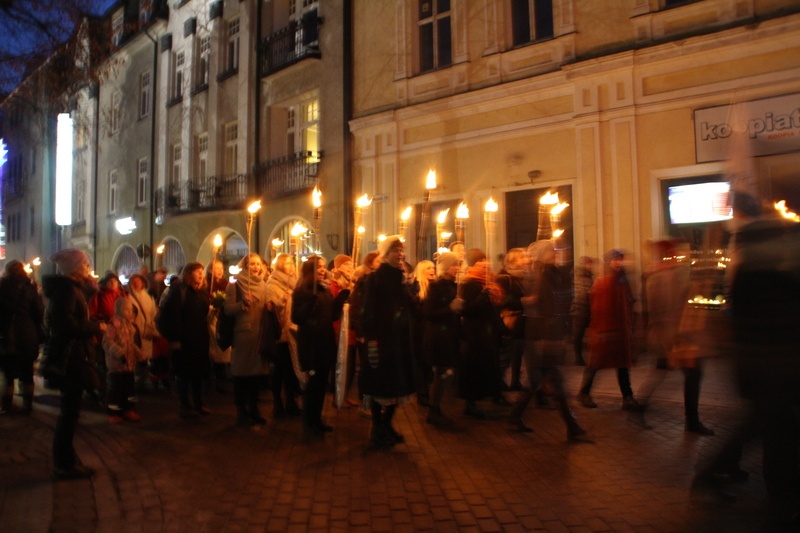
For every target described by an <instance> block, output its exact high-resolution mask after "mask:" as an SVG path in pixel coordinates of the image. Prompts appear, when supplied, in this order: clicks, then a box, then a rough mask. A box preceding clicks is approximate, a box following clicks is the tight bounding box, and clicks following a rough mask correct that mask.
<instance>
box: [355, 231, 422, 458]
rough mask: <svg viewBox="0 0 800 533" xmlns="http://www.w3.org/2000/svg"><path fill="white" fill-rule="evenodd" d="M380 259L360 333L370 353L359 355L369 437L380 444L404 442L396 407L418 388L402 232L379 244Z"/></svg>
mask: <svg viewBox="0 0 800 533" xmlns="http://www.w3.org/2000/svg"><path fill="white" fill-rule="evenodd" d="M379 252H380V256H381V258H382V259H381V260H382V263H381V264H380V266H379V267H378V269H377V270H375V272H373V273H372V274H370V275H369V276H367V277H366V278H365V280H364V288H363V291H364V292H363V300H362V304H361V309H360V316H361V319H360V320H359V328H360V329H359V330H357V334H358V336H359V337H362V338H363V339H364V344H365V345H366V347H367V354H366V357H365V358H362V360H361V378H360V382H359V387H360V391H361V392H362V393H363V394H364V399H365V401H366V402H368V404H369V407H370V412H371V416H372V432H371V435H370V439H371V442H372V444H374V445H376V446H393V445H395V444H398V443H401V442H404V441H405V439H404V438H403V436H402V435H401V434H400V433H398V432H397V431H396V430H395V429H394V427H392V419H393V417H394V414H395V410H396V409H397V406H398V405H399V404H401V403H405V402H407V401H408V400H409V398H410V396H411V395H412V394H413V393H414V391H415V384H414V370H413V341H412V327H411V320H412V312H413V307H414V302H413V296H412V295H411V289H410V287H409V285H408V284H407V283H406V276H405V271H404V270H403V266H404V265H403V263H404V262H405V253H404V251H403V241H402V240H401V237H400V236H399V235H393V236H391V237H387V238H386V239H385V240H384V241H382V242H381V243H380V245H379Z"/></svg>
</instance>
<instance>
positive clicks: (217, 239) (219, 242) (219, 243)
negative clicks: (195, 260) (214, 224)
mask: <svg viewBox="0 0 800 533" xmlns="http://www.w3.org/2000/svg"><path fill="white" fill-rule="evenodd" d="M220 246H222V235H220V234H219V233H217V234H216V235H214V248H219V247H220Z"/></svg>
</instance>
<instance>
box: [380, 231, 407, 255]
mask: <svg viewBox="0 0 800 533" xmlns="http://www.w3.org/2000/svg"><path fill="white" fill-rule="evenodd" d="M398 243H400V246H403V236H402V235H389V236H388V237H386V238H385V239H384V240H382V241H381V242H379V243H378V253H379V254H381V257H386V254H388V253H389V250H391V249H392V248H393V247H394V246H396V245H397V244H398Z"/></svg>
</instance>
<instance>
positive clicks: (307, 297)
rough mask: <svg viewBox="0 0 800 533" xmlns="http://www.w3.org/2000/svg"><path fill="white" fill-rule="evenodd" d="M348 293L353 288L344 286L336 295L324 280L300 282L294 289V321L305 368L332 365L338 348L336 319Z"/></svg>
mask: <svg viewBox="0 0 800 533" xmlns="http://www.w3.org/2000/svg"><path fill="white" fill-rule="evenodd" d="M315 288H316V292H314V289H315ZM349 296H350V291H348V290H344V291H341V292H339V295H338V296H337V297H336V298H334V297H333V295H332V294H331V292H330V291H329V290H328V288H327V287H325V286H324V285H322V284H321V283H317V284H312V285H306V284H300V285H298V286H297V288H296V289H295V290H294V292H293V293H292V322H294V323H295V324H297V353H298V355H299V357H300V366H301V368H302V369H303V371H305V372H310V371H312V370H314V371H328V370H330V369H331V368H333V365H334V364H335V363H336V351H337V344H336V330H335V329H334V327H333V323H334V322H335V321H336V320H338V319H339V317H340V316H341V314H342V306H343V305H344V302H346V301H347V298H348V297H349Z"/></svg>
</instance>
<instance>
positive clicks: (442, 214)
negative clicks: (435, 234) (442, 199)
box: [436, 207, 450, 224]
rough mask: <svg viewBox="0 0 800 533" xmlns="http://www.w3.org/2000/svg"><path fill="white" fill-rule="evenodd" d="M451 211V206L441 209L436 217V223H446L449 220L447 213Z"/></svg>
mask: <svg viewBox="0 0 800 533" xmlns="http://www.w3.org/2000/svg"><path fill="white" fill-rule="evenodd" d="M449 212H450V208H449V207H448V208H447V209H443V210H442V211H439V216H438V217H436V223H437V224H444V223H445V221H446V220H447V213H449Z"/></svg>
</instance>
